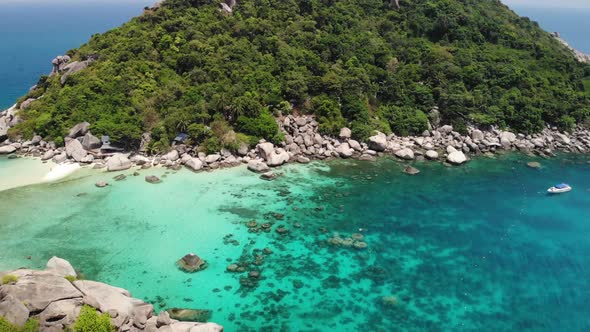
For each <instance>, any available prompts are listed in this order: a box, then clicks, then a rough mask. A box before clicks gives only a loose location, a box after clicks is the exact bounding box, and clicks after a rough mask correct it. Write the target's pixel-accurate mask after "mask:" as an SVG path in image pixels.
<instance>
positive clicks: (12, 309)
mask: <svg viewBox="0 0 590 332" xmlns="http://www.w3.org/2000/svg"><path fill="white" fill-rule="evenodd" d="M0 317H4V318H6V319H7V320H8V321H9V322H10V323H11V324H13V325H16V326H23V325H24V324H25V322H26V321H27V319H29V309H27V307H25V305H24V304H23V303H22V302H21V301H19V300H18V299H17V298H15V297H14V296H12V295H7V296H5V297H4V298H3V299H2V301H1V302H0Z"/></svg>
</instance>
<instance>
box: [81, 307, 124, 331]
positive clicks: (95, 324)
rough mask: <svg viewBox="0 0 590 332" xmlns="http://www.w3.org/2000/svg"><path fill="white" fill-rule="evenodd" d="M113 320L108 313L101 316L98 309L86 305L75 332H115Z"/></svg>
mask: <svg viewBox="0 0 590 332" xmlns="http://www.w3.org/2000/svg"><path fill="white" fill-rule="evenodd" d="M113 331H115V329H114V328H113V326H112V325H111V319H110V317H109V315H108V314H107V313H103V314H102V315H99V314H98V312H96V309H94V308H92V307H90V306H88V305H85V306H83V307H82V309H81V310H80V316H78V320H77V321H76V323H75V324H74V332H113Z"/></svg>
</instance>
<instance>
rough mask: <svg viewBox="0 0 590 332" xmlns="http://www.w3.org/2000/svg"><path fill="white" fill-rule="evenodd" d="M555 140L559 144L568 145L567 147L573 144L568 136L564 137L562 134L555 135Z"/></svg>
mask: <svg viewBox="0 0 590 332" xmlns="http://www.w3.org/2000/svg"><path fill="white" fill-rule="evenodd" d="M553 138H554V139H555V141H557V142H559V143H563V144H566V145H569V144H570V143H571V140H570V139H569V137H567V136H566V135H564V134H562V133H554V134H553Z"/></svg>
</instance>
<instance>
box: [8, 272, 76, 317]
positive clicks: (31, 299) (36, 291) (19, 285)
mask: <svg viewBox="0 0 590 332" xmlns="http://www.w3.org/2000/svg"><path fill="white" fill-rule="evenodd" d="M11 274H14V275H17V276H18V281H17V282H16V283H15V284H14V285H3V286H2V290H1V291H0V297H3V296H7V295H11V296H14V297H15V298H16V299H18V300H19V301H21V302H22V303H23V304H24V305H25V306H26V307H27V309H29V311H32V312H40V311H42V310H44V309H45V308H46V307H47V306H48V305H49V304H50V303H52V302H55V301H59V300H63V299H71V298H76V297H82V293H80V291H79V290H78V289H76V287H74V286H72V284H71V283H70V282H69V281H67V280H66V279H65V278H64V277H62V276H59V275H55V274H53V273H52V272H49V271H30V270H17V271H13V272H11Z"/></svg>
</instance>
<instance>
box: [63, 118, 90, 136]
mask: <svg viewBox="0 0 590 332" xmlns="http://www.w3.org/2000/svg"><path fill="white" fill-rule="evenodd" d="M88 130H90V123H88V122H80V123H78V124H77V125H75V126H74V127H72V129H70V132H69V133H68V137H71V138H76V137H80V136H84V135H86V133H87V132H88Z"/></svg>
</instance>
